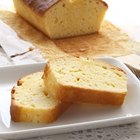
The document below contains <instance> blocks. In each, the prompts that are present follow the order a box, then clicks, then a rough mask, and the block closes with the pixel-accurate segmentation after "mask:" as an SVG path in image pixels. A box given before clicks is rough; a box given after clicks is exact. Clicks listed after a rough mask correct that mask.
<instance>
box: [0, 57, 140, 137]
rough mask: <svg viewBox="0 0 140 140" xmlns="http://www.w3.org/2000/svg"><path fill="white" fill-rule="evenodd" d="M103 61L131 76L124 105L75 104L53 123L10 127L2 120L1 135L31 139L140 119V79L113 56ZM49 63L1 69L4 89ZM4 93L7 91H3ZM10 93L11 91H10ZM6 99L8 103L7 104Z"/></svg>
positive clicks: (13, 124) (16, 124)
mask: <svg viewBox="0 0 140 140" xmlns="http://www.w3.org/2000/svg"><path fill="white" fill-rule="evenodd" d="M103 60H105V61H107V62H109V63H111V64H113V65H116V66H118V67H120V68H122V69H123V70H124V71H125V72H126V73H127V75H128V95H127V96H126V99H125V102H124V104H123V105H122V106H120V107H117V106H107V105H104V106H102V105H91V104H90V105H87V104H81V105H78V104H77V105H73V106H72V107H71V108H70V109H68V110H67V111H66V112H65V113H64V114H63V115H62V116H61V117H60V118H59V119H58V120H57V121H56V122H54V123H52V124H49V125H47V124H31V123H14V122H11V126H10V128H6V127H5V126H4V125H3V123H2V121H1V120H0V137H2V138H7V139H19V138H29V137H36V136H41V135H51V134H58V133H65V132H71V131H77V130H83V129H90V128H97V127H98V128H99V127H106V126H111V125H119V124H125V123H131V122H135V121H138V120H140V109H139V106H140V82H139V80H138V79H137V78H136V77H135V76H134V75H133V74H132V73H131V71H130V70H129V69H128V68H127V67H126V66H125V65H124V64H123V63H121V62H119V61H117V60H115V59H113V58H103ZM44 65H45V64H43V63H42V64H31V65H20V66H10V67H1V68H0V91H2V90H1V89H3V88H4V89H7V90H9V89H10V88H11V87H12V86H13V85H14V84H15V83H16V81H17V80H18V79H19V78H21V77H22V76H24V75H26V74H29V73H32V72H36V71H39V70H43V68H44ZM1 94H4V93H1ZM9 94H10V92H9ZM6 102H7V101H6V99H5V104H6Z"/></svg>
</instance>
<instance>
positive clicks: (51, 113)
mask: <svg viewBox="0 0 140 140" xmlns="http://www.w3.org/2000/svg"><path fill="white" fill-rule="evenodd" d="M42 74H43V72H37V73H34V74H30V75H28V76H25V77H23V78H22V79H20V80H19V81H18V82H17V85H16V86H14V87H13V89H12V102H11V118H12V120H13V121H15V122H34V123H50V122H53V121H55V120H56V119H57V118H58V117H59V116H60V115H61V114H62V113H63V112H64V111H65V110H66V109H67V108H68V107H69V106H70V103H62V102H60V101H58V100H56V99H54V98H52V97H50V96H49V95H45V94H44V83H43V80H42V78H41V77H42Z"/></svg>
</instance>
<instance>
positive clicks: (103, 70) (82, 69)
mask: <svg viewBox="0 0 140 140" xmlns="http://www.w3.org/2000/svg"><path fill="white" fill-rule="evenodd" d="M43 79H44V83H45V86H46V87H49V88H47V89H46V93H47V92H49V93H50V94H51V95H52V96H53V97H54V98H56V99H58V100H61V101H65V102H85V103H96V104H110V105H121V104H122V103H123V102H124V98H125V95H126V93H127V75H126V74H125V72H124V71H122V70H121V69H120V68H118V67H116V66H113V65H110V64H108V63H106V62H102V61H98V60H87V59H81V58H74V57H72V58H70V57H69V58H66V57H65V58H59V59H55V60H52V61H51V62H50V63H48V64H47V65H46V68H45V70H44V75H43Z"/></svg>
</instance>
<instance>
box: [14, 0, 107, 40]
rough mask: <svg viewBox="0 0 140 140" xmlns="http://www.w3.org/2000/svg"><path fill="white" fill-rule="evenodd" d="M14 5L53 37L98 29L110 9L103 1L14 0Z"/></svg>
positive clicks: (22, 14)
mask: <svg viewBox="0 0 140 140" xmlns="http://www.w3.org/2000/svg"><path fill="white" fill-rule="evenodd" d="M14 5H15V8H16V11H17V13H18V14H20V15H21V16H22V17H23V18H25V19H26V20H27V21H29V22H30V23H31V24H32V25H34V26H35V27H37V28H38V29H39V30H41V31H42V32H44V33H45V34H46V35H47V36H49V37H50V38H64V37H70V36H77V35H84V34H90V33H94V32H97V31H98V30H99V28H100V25H101V23H102V20H103V18H104V15H105V12H106V10H107V8H108V6H107V4H106V3H105V2H103V1H102V0H14Z"/></svg>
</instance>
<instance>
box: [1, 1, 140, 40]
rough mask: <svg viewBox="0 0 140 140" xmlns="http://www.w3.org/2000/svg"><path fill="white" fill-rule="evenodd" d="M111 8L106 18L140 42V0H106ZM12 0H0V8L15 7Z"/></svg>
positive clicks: (9, 8)
mask: <svg viewBox="0 0 140 140" xmlns="http://www.w3.org/2000/svg"><path fill="white" fill-rule="evenodd" d="M104 1H106V2H107V4H108V6H109V9H108V11H107V13H106V17H105V18H106V19H107V20H109V21H111V22H112V23H113V24H115V25H116V26H118V27H120V28H121V29H123V30H124V31H125V32H126V33H127V34H128V35H129V36H130V37H131V38H132V39H133V40H135V41H138V42H140V0H104ZM12 5H13V3H12V0H0V9H8V10H11V9H13V6H12Z"/></svg>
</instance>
